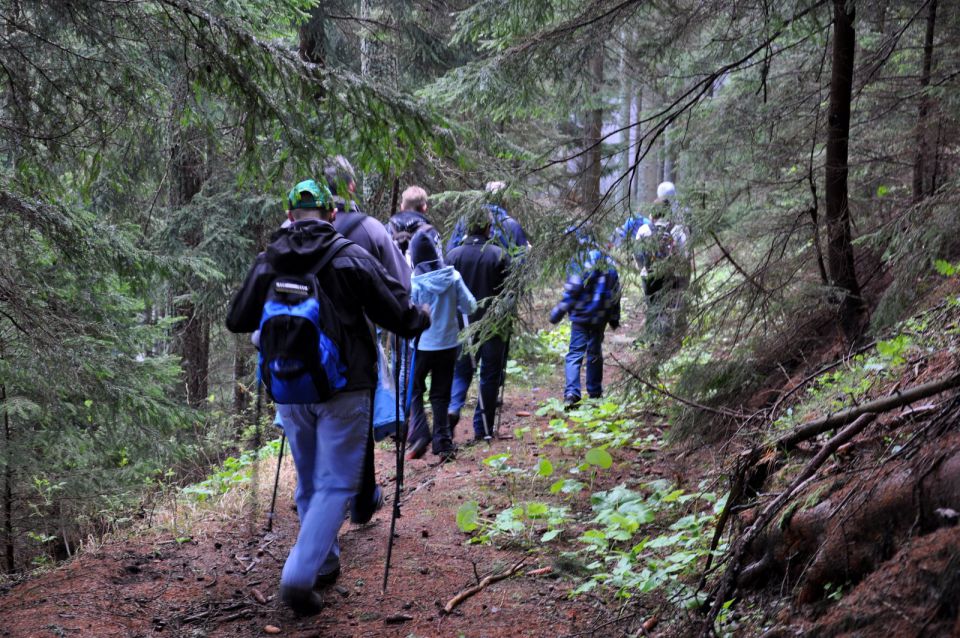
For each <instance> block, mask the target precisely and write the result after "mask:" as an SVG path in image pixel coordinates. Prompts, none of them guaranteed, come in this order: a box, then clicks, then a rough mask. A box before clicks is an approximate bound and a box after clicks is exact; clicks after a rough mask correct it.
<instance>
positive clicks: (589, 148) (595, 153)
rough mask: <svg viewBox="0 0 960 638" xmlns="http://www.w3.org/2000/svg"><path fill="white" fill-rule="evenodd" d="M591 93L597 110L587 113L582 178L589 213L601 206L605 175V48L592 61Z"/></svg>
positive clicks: (584, 201)
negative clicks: (602, 144)
mask: <svg viewBox="0 0 960 638" xmlns="http://www.w3.org/2000/svg"><path fill="white" fill-rule="evenodd" d="M589 73H590V92H591V94H592V95H591V98H592V100H593V102H594V106H595V108H593V109H592V110H590V111H588V112H587V117H586V121H585V122H584V129H583V148H584V149H586V153H585V154H584V158H583V159H584V163H583V175H582V177H581V180H582V181H581V183H582V191H581V192H582V193H583V205H584V208H586V210H587V211H593V210H595V209H596V208H597V207H599V206H600V177H601V175H602V174H603V164H602V163H601V159H602V154H601V143H600V136H601V135H602V134H603V107H602V105H601V103H600V95H599V94H600V90H601V87H602V86H603V47H598V48H597V52H596V53H594V55H593V57H592V58H591V59H590V70H589Z"/></svg>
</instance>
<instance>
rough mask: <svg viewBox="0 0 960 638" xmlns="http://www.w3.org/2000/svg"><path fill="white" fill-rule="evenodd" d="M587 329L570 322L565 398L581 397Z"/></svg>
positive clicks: (565, 373) (565, 360)
mask: <svg viewBox="0 0 960 638" xmlns="http://www.w3.org/2000/svg"><path fill="white" fill-rule="evenodd" d="M587 341H588V337H587V331H586V330H585V329H584V328H583V327H581V326H579V325H577V324H575V323H571V324H570V348H569V349H568V350H567V356H566V358H565V359H564V366H563V369H564V375H565V377H566V385H565V386H564V388H563V398H564V399H578V400H579V399H580V368H581V366H582V365H583V358H584V356H586V353H587Z"/></svg>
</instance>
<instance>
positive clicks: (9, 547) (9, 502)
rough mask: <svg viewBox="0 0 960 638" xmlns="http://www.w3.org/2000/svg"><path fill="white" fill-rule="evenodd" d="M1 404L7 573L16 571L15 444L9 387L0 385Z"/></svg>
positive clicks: (4, 538)
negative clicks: (14, 535) (12, 432)
mask: <svg viewBox="0 0 960 638" xmlns="http://www.w3.org/2000/svg"><path fill="white" fill-rule="evenodd" d="M0 402H2V403H3V547H4V559H5V562H6V571H7V573H8V574H12V573H13V572H14V570H15V569H16V562H15V560H14V558H15V556H14V547H13V467H12V466H13V454H12V452H11V451H10V446H11V444H12V442H13V440H12V435H11V432H10V412H9V411H8V410H7V386H6V385H0Z"/></svg>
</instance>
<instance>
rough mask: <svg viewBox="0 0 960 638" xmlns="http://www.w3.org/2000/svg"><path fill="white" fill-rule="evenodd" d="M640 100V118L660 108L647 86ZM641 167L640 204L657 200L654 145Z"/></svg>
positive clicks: (655, 93)
mask: <svg viewBox="0 0 960 638" xmlns="http://www.w3.org/2000/svg"><path fill="white" fill-rule="evenodd" d="M641 98H642V101H643V112H642V113H641V117H644V116H646V115H648V114H649V113H653V112H655V111H656V109H657V108H658V107H659V106H660V100H659V97H658V95H657V92H656V90H654V88H653V87H650V86H647V87H646V90H645V91H644V92H643V94H642V95H641ZM648 143H649V142H648ZM641 167H642V171H641V172H642V175H643V181H642V184H641V186H640V194H639V199H640V201H641V202H644V203H649V202H652V201H653V200H654V199H656V198H657V183H658V182H659V181H660V154H659V153H658V152H657V150H656V148H655V146H654V144H650V149H649V152H648V153H647V156H646V157H645V158H643V162H642V163H641Z"/></svg>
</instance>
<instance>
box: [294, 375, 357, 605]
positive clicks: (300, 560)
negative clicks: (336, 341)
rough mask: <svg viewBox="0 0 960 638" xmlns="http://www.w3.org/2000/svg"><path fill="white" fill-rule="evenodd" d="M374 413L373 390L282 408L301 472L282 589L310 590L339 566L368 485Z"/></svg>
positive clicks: (295, 463) (299, 472)
mask: <svg viewBox="0 0 960 638" xmlns="http://www.w3.org/2000/svg"><path fill="white" fill-rule="evenodd" d="M370 410H371V406H370V391H369V390H358V391H356V392H341V393H340V394H337V395H334V397H333V398H332V399H330V400H329V401H327V402H325V403H311V404H305V405H278V406H277V412H278V413H279V415H280V418H281V419H282V421H283V429H284V432H285V433H286V435H287V440H288V441H289V443H290V454H291V455H292V456H293V463H294V465H295V466H296V468H297V490H296V493H295V498H296V501H297V514H298V515H299V516H300V533H299V534H298V535H297V542H296V543H295V544H294V546H293V548H292V549H291V550H290V556H288V557H287V562H286V563H285V564H284V566H283V573H282V574H281V576H280V584H281V585H284V586H287V587H292V588H295V589H301V590H309V589H311V588H312V587H313V584H314V581H315V580H316V578H317V574H328V573H330V572H333V571H334V570H336V569H337V567H339V566H340V545H339V543H337V532H339V530H340V526H341V525H342V524H343V520H344V517H345V515H346V512H347V509H348V508H349V507H350V506H351V504H352V503H353V500H354V499H355V497H356V496H357V494H358V493H359V492H360V487H361V484H362V482H363V471H364V454H365V451H366V445H367V437H368V436H369V435H370Z"/></svg>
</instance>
